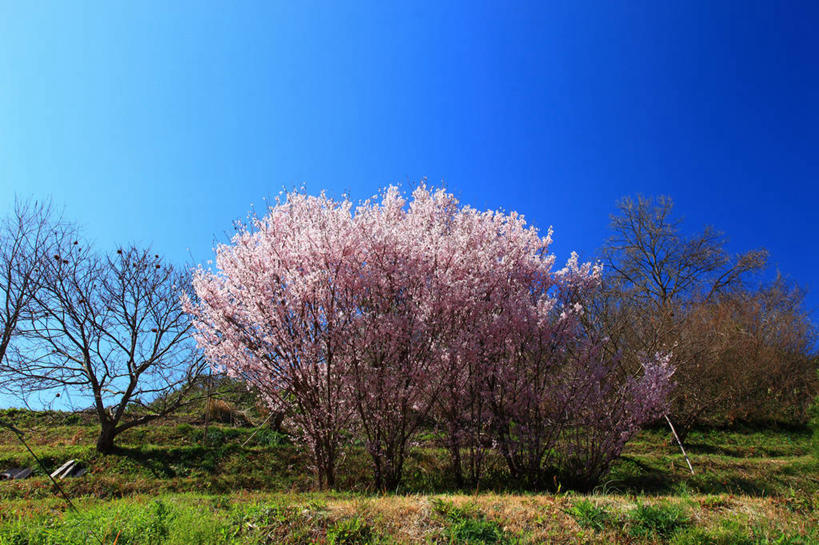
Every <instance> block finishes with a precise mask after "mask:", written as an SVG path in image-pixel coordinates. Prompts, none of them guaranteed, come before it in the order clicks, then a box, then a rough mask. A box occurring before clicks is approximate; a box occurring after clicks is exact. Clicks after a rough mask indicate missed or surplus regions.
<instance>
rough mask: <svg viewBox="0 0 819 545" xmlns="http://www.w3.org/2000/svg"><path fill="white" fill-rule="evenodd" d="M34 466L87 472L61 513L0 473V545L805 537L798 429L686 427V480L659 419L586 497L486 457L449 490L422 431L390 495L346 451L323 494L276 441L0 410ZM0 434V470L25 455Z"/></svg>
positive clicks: (806, 471)
mask: <svg viewBox="0 0 819 545" xmlns="http://www.w3.org/2000/svg"><path fill="white" fill-rule="evenodd" d="M6 419H8V420H13V421H14V422H15V423H16V425H18V427H20V428H21V429H23V430H24V431H25V432H26V433H27V437H28V438H29V441H30V445H31V446H32V448H33V449H34V450H35V452H36V453H37V454H38V455H39V456H41V458H42V459H43V460H44V461H45V463H46V464H47V465H48V466H49V467H56V466H57V465H58V464H60V463H62V462H63V461H65V460H66V459H68V458H78V459H81V460H83V461H85V462H87V463H88V465H89V467H90V473H89V474H88V475H86V476H84V477H82V478H79V479H71V480H66V481H63V485H64V487H65V489H66V491H67V492H68V493H69V494H70V495H71V496H72V498H75V500H74V501H75V504H76V505H77V507H78V508H79V512H78V513H72V512H67V511H66V508H65V505H64V503H63V502H61V501H60V500H59V499H58V498H56V497H55V496H54V493H53V491H52V489H51V487H50V485H49V482H48V480H47V478H46V477H45V476H44V475H42V473H41V472H39V471H38V474H37V476H35V477H33V478H31V479H27V480H25V481H12V482H0V545H6V544H7V543H8V544H11V543H14V544H15V545H19V544H25V543H86V542H87V543H94V542H96V543H100V542H102V543H107V544H110V543H114V541H115V539H116V536H117V534H119V538H118V539H116V542H117V543H118V544H120V545H121V544H124V543H146V544H154V543H226V544H227V543H333V544H338V543H532V544H534V543H576V542H588V543H611V542H618V543H659V542H672V543H819V530H817V528H819V463H817V461H816V459H815V458H814V457H813V456H812V455H811V447H810V432H809V431H808V430H803V429H790V430H788V429H777V430H773V429H743V428H737V429H731V430H700V431H695V432H693V433H692V434H691V436H690V437H689V440H688V448H689V453H690V455H691V456H692V460H693V462H694V465H695V469H696V472H697V473H696V475H694V476H691V475H690V474H688V471H687V468H686V467H685V463H684V461H683V459H682V457H681V455H680V454H679V451H678V449H677V447H676V445H674V444H673V443H672V442H671V441H669V439H668V434H667V433H666V431H665V430H663V429H657V430H648V431H644V432H642V433H641V434H640V435H639V436H638V437H637V439H635V440H634V441H632V442H631V443H630V444H629V446H628V448H627V451H626V453H625V455H624V456H623V459H622V460H621V461H620V462H618V463H617V465H616V466H615V467H614V468H613V470H612V472H611V474H610V475H609V476H608V478H607V481H606V483H604V484H603V485H601V486H600V487H599V488H598V489H597V490H596V491H595V493H594V494H591V495H589V496H581V495H577V494H573V493H571V492H567V491H563V490H561V491H560V492H558V493H557V494H532V493H529V492H526V491H524V490H520V489H518V488H517V487H516V486H515V484H514V483H513V482H510V481H509V479H508V475H506V474H505V472H504V469H503V465H502V464H501V463H500V461H496V462H495V464H494V466H493V469H492V471H490V472H489V476H488V478H487V479H486V482H485V483H483V484H482V486H481V489H480V490H477V491H475V490H456V489H455V488H454V485H453V483H452V482H450V481H448V480H447V479H448V473H447V471H446V463H447V458H446V455H445V453H444V452H443V451H442V450H440V449H439V448H437V447H436V446H435V441H434V438H433V437H427V438H425V441H422V445H421V446H420V447H419V448H417V449H415V451H414V453H413V455H412V457H411V459H410V460H409V462H408V467H407V472H406V479H405V482H404V485H403V488H402V489H401V490H400V491H399V493H398V494H391V495H388V496H380V495H375V494H373V493H372V490H371V489H370V475H369V466H368V459H367V457H366V455H365V454H364V453H363V452H362V450H361V449H360V448H352V449H351V450H350V453H349V454H348V455H347V457H346V458H345V460H344V462H343V464H342V467H341V470H340V471H339V476H340V484H339V490H340V491H339V492H332V493H317V492H313V491H311V490H312V485H313V481H312V476H311V474H310V472H309V467H308V461H307V460H306V459H305V458H304V457H303V456H302V455H301V454H300V452H299V450H298V449H297V448H296V447H294V446H293V445H291V444H289V441H288V439H287V437H285V436H283V435H280V434H277V433H275V432H273V431H272V430H267V429H263V430H261V431H260V432H259V433H257V434H256V435H255V436H254V437H253V438H252V439H251V440H250V441H249V442H248V444H247V445H246V446H244V447H243V446H242V444H243V443H244V442H245V441H246V440H247V439H248V438H249V437H250V435H251V434H252V433H253V431H254V430H253V429H251V428H232V427H227V426H222V425H215V426H214V425H212V426H210V428H209V432H208V441H207V445H206V446H205V445H204V444H203V443H204V429H203V426H202V425H201V424H200V423H197V422H195V421H193V420H189V421H184V420H175V421H166V422H163V423H161V424H158V425H153V426H149V427H146V428H142V429H135V430H131V431H129V432H127V433H126V434H125V435H124V436H123V437H122V438H121V441H120V444H121V446H122V447H123V452H122V454H119V455H112V456H100V455H98V454H96V453H95V451H94V449H93V447H92V446H91V445H93V442H94V435H95V430H96V429H95V427H94V425H93V422H92V421H90V420H88V419H86V418H85V417H83V416H82V415H64V414H60V413H52V414H44V413H36V414H33V413H27V412H17V413H7V414H6ZM33 463H34V461H33V459H31V457H30V455H29V454H28V453H27V452H26V450H25V449H24V448H23V447H22V446H21V445H19V443H17V441H16V439H15V437H14V435H13V434H11V433H10V432H8V431H5V430H4V431H0V468H3V467H7V466H22V465H33Z"/></svg>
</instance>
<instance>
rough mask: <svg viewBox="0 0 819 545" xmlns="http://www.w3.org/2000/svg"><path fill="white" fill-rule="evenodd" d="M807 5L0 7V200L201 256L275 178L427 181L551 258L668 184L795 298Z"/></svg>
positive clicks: (181, 255) (806, 202)
mask: <svg viewBox="0 0 819 545" xmlns="http://www.w3.org/2000/svg"><path fill="white" fill-rule="evenodd" d="M385 4H390V5H385ZM818 9H819V3H816V2H806V3H804V4H800V3H799V2H769V3H761V2H750V1H747V0H743V1H740V2H731V3H725V2H715V1H711V0H709V1H703V2H655V1H650V2H649V1H647V2H640V1H633V0H630V1H628V2H603V1H595V2H579V1H576V0H573V1H570V2H545V1H540V2H532V3H512V2H495V3H492V4H490V3H483V2H474V1H470V2H463V3H458V2H449V1H448V2H418V1H412V2H406V3H392V2H386V3H385V2H371V3H359V2H329V1H328V2H322V3H309V2H302V1H299V2H272V1H269V2H268V1H266V2H259V3H253V2H221V3H210V4H208V3H205V2H201V1H196V2H191V3H184V2H178V1H174V2H164V1H163V2H149V1H140V2H130V3H124V2H104V3H102V2H101V3H99V4H91V3H82V2H68V1H60V2H48V3H45V2H44V3H38V2H34V1H25V2H18V1H13V2H12V1H9V2H6V1H4V0H0V208H2V210H8V209H9V207H10V203H11V201H12V199H13V196H14V195H15V194H17V195H21V196H35V197H48V196H50V197H52V198H53V200H54V202H55V203H57V204H58V205H60V206H64V207H65V212H66V215H67V216H68V217H70V218H72V219H75V220H77V221H78V222H79V223H81V224H82V225H83V226H84V227H85V230H86V233H87V234H88V235H89V236H90V237H91V238H92V239H94V240H95V241H96V242H97V243H98V244H99V245H100V246H101V247H102V248H105V249H108V248H112V247H114V246H115V245H117V244H118V243H123V242H136V243H140V244H150V245H152V246H153V247H154V249H156V250H157V251H159V252H161V253H162V254H164V255H165V256H168V257H170V258H171V259H172V260H174V261H178V262H184V261H188V260H189V259H191V258H192V259H193V260H194V261H197V262H200V261H205V260H207V259H208V258H210V257H211V255H212V252H211V248H212V246H213V243H214V240H224V233H226V232H230V230H231V222H232V220H234V219H236V218H241V217H244V216H245V215H246V214H247V212H248V211H249V209H250V206H251V204H252V203H255V204H256V205H257V206H258V205H260V204H262V202H263V201H262V199H263V197H265V196H269V195H274V194H276V193H277V192H278V191H279V190H280V189H281V188H282V187H294V186H300V185H305V186H306V189H307V190H308V191H309V192H319V191H321V190H322V189H326V190H328V192H330V193H331V194H332V195H336V196H337V195H340V194H341V193H343V192H348V193H349V194H350V195H351V196H352V197H353V198H354V199H356V200H357V199H361V198H365V197H368V196H370V195H372V194H374V193H375V192H376V191H377V190H378V189H379V188H380V187H382V186H384V185H387V184H391V183H400V184H402V185H403V186H405V187H407V188H409V187H412V186H413V185H414V184H415V183H416V182H417V181H418V180H420V179H422V178H424V177H426V178H427V179H428V180H429V181H430V182H432V183H435V184H439V183H441V182H443V183H444V184H446V186H447V187H448V188H449V189H450V190H452V191H453V192H454V193H455V194H456V195H457V196H458V197H459V198H460V199H461V200H462V202H465V203H468V204H471V205H473V206H475V207H478V208H499V207H500V208H504V209H507V210H518V211H520V212H522V213H524V214H525V215H526V216H527V218H528V219H529V220H530V221H531V222H533V223H534V224H536V225H538V226H539V227H541V228H543V229H545V228H547V227H548V226H549V225H553V226H554V228H555V245H554V250H555V252H556V253H557V255H558V258H559V260H561V261H562V260H564V259H565V258H566V257H567V256H568V254H569V252H570V251H571V250H573V249H576V250H578V251H580V252H581V254H582V255H584V256H585V257H592V256H593V255H594V253H595V252H596V251H597V249H598V248H599V247H600V245H601V244H602V242H603V241H604V239H605V238H606V236H607V224H608V214H609V213H610V212H611V211H612V210H613V209H614V203H615V201H616V200H617V199H618V198H619V197H621V196H623V195H628V194H636V193H643V194H648V195H654V194H667V195H670V196H672V197H673V198H674V199H675V201H676V203H677V208H678V211H679V212H680V213H681V214H682V215H684V216H685V217H686V219H687V222H688V225H689V226H690V227H691V228H700V227H702V226H703V225H704V224H706V223H708V224H712V225H714V226H715V227H717V228H718V229H720V230H722V231H724V232H726V234H727V235H728V236H729V237H730V240H731V242H730V248H731V250H732V251H741V250H746V249H750V248H754V247H759V246H763V247H767V248H768V249H770V251H771V261H772V265H773V268H774V270H775V269H776V268H779V269H780V270H781V271H783V272H784V273H786V274H788V275H790V276H791V277H792V278H793V279H794V280H796V281H798V282H800V283H801V284H803V285H806V286H808V287H809V288H810V289H811V290H812V291H811V295H810V298H809V304H810V306H811V308H813V309H815V308H816V307H819V296H817V292H819V285H817V284H818V283H817V281H816V280H817V272H816V271H817V270H819V255H817V242H816V239H817V235H819V214H818V213H817V202H818V201H819V132H818V130H819V104H818V102H819V32H818V31H817V28H819V11H817V10H818ZM189 256H190V257H189ZM814 316H817V314H816V313H814Z"/></svg>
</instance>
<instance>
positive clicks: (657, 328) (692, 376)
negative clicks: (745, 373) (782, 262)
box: [591, 197, 767, 436]
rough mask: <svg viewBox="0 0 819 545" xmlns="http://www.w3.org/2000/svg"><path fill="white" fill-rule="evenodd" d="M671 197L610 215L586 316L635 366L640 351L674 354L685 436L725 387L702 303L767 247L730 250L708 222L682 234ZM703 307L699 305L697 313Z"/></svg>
mask: <svg viewBox="0 0 819 545" xmlns="http://www.w3.org/2000/svg"><path fill="white" fill-rule="evenodd" d="M672 212H673V202H672V200H671V199H670V198H668V197H657V198H645V197H637V199H636V200H635V199H632V198H625V199H623V200H621V201H620V202H619V203H618V212H617V214H615V215H613V216H612V218H611V229H612V231H613V234H612V236H611V238H610V239H609V240H608V242H607V244H606V246H605V247H604V250H603V259H604V264H605V270H606V279H605V288H606V289H605V290H604V292H603V295H602V296H601V298H600V300H598V301H596V302H595V303H594V304H593V305H591V308H592V312H591V316H592V317H593V319H595V320H596V321H597V323H598V325H600V327H602V328H604V329H605V330H606V331H605V333H606V334H607V335H608V336H609V337H610V338H611V341H612V342H611V343H610V344H611V349H613V350H618V351H619V352H620V353H621V354H623V355H624V357H625V359H626V361H630V362H632V365H637V362H638V361H639V358H640V356H641V355H643V354H651V353H654V352H657V351H662V352H669V351H670V352H672V353H673V355H674V359H673V361H674V363H675V365H676V367H677V373H676V374H675V378H676V381H677V384H678V386H677V389H676V393H675V395H674V400H673V403H672V416H673V419H675V420H676V421H677V423H678V424H679V425H678V428H680V431H681V434H682V435H683V436H684V435H685V433H686V432H687V430H688V429H689V428H690V426H691V425H693V424H694V423H695V422H696V421H697V419H698V418H699V416H700V415H701V414H702V413H703V412H704V411H706V410H708V409H709V408H710V407H713V406H716V405H718V403H719V401H720V400H721V398H722V397H723V394H724V392H723V391H722V390H721V386H722V379H723V378H724V377H722V374H721V370H720V368H719V367H720V362H719V358H718V357H717V352H719V350H720V346H721V344H720V343H717V342H716V339H715V338H714V335H715V332H714V330H713V329H712V328H707V327H701V326H702V324H703V322H702V317H701V312H702V311H701V308H702V305H706V304H711V303H713V302H716V301H717V300H718V299H719V298H720V297H723V296H725V294H728V293H731V292H734V291H738V290H741V289H743V287H744V286H745V285H746V283H747V281H748V279H749V278H750V275H751V273H753V272H754V271H758V270H760V269H762V268H763V267H764V266H765V263H766V261H767V252H766V251H765V250H761V249H760V250H752V251H749V252H746V253H744V254H740V255H730V254H729V253H728V252H727V251H726V250H725V242H726V241H725V238H724V237H723V236H722V234H721V233H719V232H717V231H715V230H714V229H713V228H711V227H706V228H704V229H703V230H702V231H701V232H699V233H696V234H693V235H687V234H685V233H684V232H683V231H682V230H681V221H680V220H679V219H677V218H675V217H674V216H673V214H672ZM698 309H700V310H698Z"/></svg>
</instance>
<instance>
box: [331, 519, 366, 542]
mask: <svg viewBox="0 0 819 545" xmlns="http://www.w3.org/2000/svg"><path fill="white" fill-rule="evenodd" d="M377 542H378V541H377V539H376V534H375V533H374V532H373V530H372V528H370V526H369V525H368V524H367V523H366V522H364V521H362V520H361V519H360V518H359V517H353V518H348V519H343V520H340V521H338V522H336V523H335V524H333V525H332V526H330V527H329V528H328V529H327V543H328V544H329V545H370V544H373V543H377Z"/></svg>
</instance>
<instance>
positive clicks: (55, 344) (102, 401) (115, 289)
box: [6, 237, 205, 453]
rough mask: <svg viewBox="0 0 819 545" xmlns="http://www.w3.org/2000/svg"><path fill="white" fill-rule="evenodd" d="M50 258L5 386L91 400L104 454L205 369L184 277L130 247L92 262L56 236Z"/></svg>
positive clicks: (178, 399)
mask: <svg viewBox="0 0 819 545" xmlns="http://www.w3.org/2000/svg"><path fill="white" fill-rule="evenodd" d="M52 250H53V254H52V255H51V256H49V259H48V264H47V265H46V267H45V269H44V271H43V276H42V279H41V283H40V286H39V289H38V290H37V291H36V292H35V294H34V296H33V307H34V312H33V313H32V314H31V317H30V320H29V323H28V324H27V329H28V338H27V340H26V346H25V350H21V351H20V352H21V355H20V357H19V358H18V359H17V361H15V363H14V365H13V369H12V371H13V372H12V373H10V374H9V376H8V377H7V378H6V380H8V381H10V383H13V384H16V385H17V386H18V387H20V388H21V389H23V390H27V391H29V392H34V391H48V390H57V391H67V392H69V393H71V394H77V395H79V396H80V397H81V398H82V399H84V400H85V399H90V401H91V404H92V405H93V408H94V410H95V412H96V415H97V417H98V419H99V423H100V434H99V437H98V440H97V449H98V450H99V451H100V452H103V453H109V452H112V451H114V450H115V445H114V439H115V437H116V436H117V435H119V434H120V433H122V432H124V431H125V430H128V429H130V428H133V427H135V426H139V425H142V424H145V423H147V422H150V421H152V420H154V419H157V418H160V417H163V416H166V415H168V414H169V413H171V412H172V411H174V410H176V409H178V408H179V407H180V406H181V405H182V404H184V403H185V402H186V400H187V399H188V396H187V395H186V394H188V393H189V392H191V391H193V390H194V385H195V383H196V378H197V377H198V376H199V375H200V374H201V373H202V371H203V369H204V368H205V362H204V359H203V357H202V356H201V354H200V353H199V352H198V350H197V349H196V346H195V344H194V342H193V340H192V338H191V336H190V328H191V324H190V322H189V320H188V317H187V315H186V314H185V312H184V311H183V310H182V304H181V300H180V297H181V295H182V293H183V292H185V290H187V289H188V277H187V274H186V273H180V272H178V271H177V270H176V269H175V268H174V267H172V266H170V265H167V264H164V263H163V262H162V260H161V259H160V258H159V256H158V255H155V254H152V253H151V252H149V251H147V250H141V249H138V248H135V247H130V248H124V249H119V250H117V251H116V253H113V254H112V255H111V256H108V257H100V256H98V255H96V254H95V253H94V252H93V251H91V250H90V249H89V248H88V247H87V246H85V245H84V244H81V243H80V242H79V241H78V240H76V239H75V240H72V239H71V238H70V237H61V238H60V240H58V241H57V243H56V244H55V246H54V247H53V248H52Z"/></svg>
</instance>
